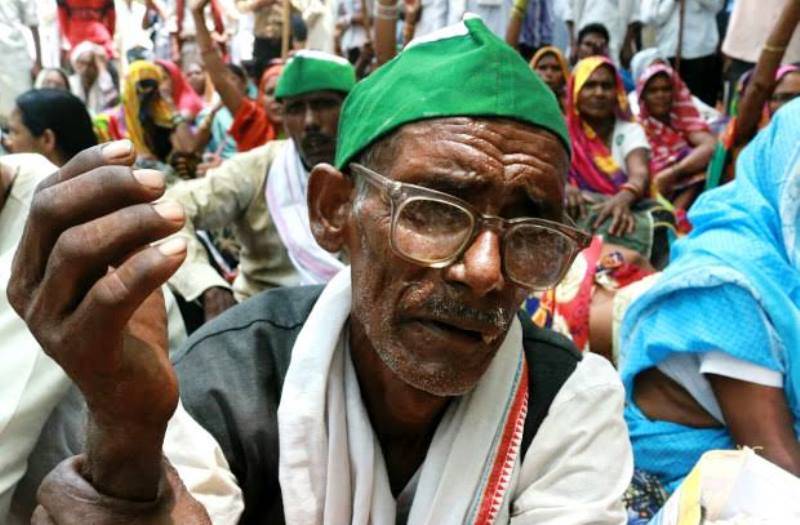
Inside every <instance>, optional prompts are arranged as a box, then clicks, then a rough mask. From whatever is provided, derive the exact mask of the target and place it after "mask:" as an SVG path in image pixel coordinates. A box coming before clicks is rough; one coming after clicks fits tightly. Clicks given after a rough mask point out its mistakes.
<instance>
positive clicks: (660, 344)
mask: <svg viewBox="0 0 800 525" xmlns="http://www.w3.org/2000/svg"><path fill="white" fill-rule="evenodd" d="M689 219H690V221H691V223H692V225H693V230H692V232H691V233H690V234H689V235H688V236H686V237H684V238H682V239H679V240H678V241H677V242H676V243H675V244H674V245H673V248H672V261H671V263H670V265H669V266H668V267H667V269H666V270H665V271H664V273H663V274H662V275H661V277H660V279H659V281H658V283H657V284H656V285H655V286H654V287H653V288H651V289H650V290H649V291H648V292H646V293H645V294H644V295H642V296H641V297H640V298H639V299H638V300H637V301H636V302H635V303H633V304H632V305H631V307H630V308H629V310H628V312H627V313H626V315H625V319H624V321H623V325H622V329H621V337H622V341H621V342H622V345H621V348H622V352H623V354H622V358H621V366H620V369H621V371H622V380H623V383H624V384H625V387H626V391H627V396H628V401H629V403H630V402H632V401H633V391H634V389H633V385H634V380H635V378H636V376H637V374H639V373H640V372H642V371H644V370H647V369H650V368H653V367H656V366H658V364H659V363H661V362H663V361H664V360H665V359H667V358H668V357H670V356H671V355H675V354H677V353H681V354H691V355H697V354H700V353H703V352H708V351H709V350H717V351H720V352H724V353H725V354H728V355H730V356H732V357H734V358H736V359H739V360H742V361H746V362H748V363H752V364H755V365H758V366H761V367H765V368H768V369H770V370H773V371H775V372H778V373H781V374H782V375H783V382H784V386H783V388H784V391H785V393H786V400H787V402H788V405H789V408H790V409H791V412H792V414H793V419H794V421H793V426H794V431H795V433H796V434H798V435H800V100H798V101H794V102H792V103H790V104H788V105H787V106H786V107H785V108H784V109H782V110H781V111H780V112H778V113H777V114H776V115H775V117H774V118H773V120H772V122H771V123H770V125H769V126H768V127H767V128H766V129H764V130H762V131H761V133H759V134H758V135H757V136H756V138H755V139H754V140H753V141H752V142H751V143H750V144H749V145H748V146H747V147H746V148H745V149H744V150H743V151H742V153H741V155H740V156H739V158H738V161H737V164H736V179H734V180H733V181H732V182H730V183H728V184H725V185H723V186H720V187H718V188H716V189H714V190H711V191H707V192H705V193H703V194H702V195H701V196H700V198H699V199H698V200H697V201H696V202H695V204H694V206H692V209H691V211H690V212H689ZM630 410H632V408H631V409H626V419H628V424H629V429H630V430H631V438H632V440H633V444H634V452H635V454H636V462H637V466H639V467H640V468H643V469H645V470H648V471H650V472H653V473H660V475H661V477H662V481H666V482H668V483H670V484H677V483H679V482H680V479H682V477H683V476H685V475H686V473H687V472H688V471H689V470H690V469H691V468H692V465H693V464H694V463H695V462H696V460H697V459H698V458H699V456H700V455H701V454H702V453H703V452H705V451H706V450H708V449H709V448H732V447H733V446H734V445H735V440H734V439H733V438H731V436H730V435H729V433H728V431H727V429H726V428H724V427H718V428H713V429H712V428H709V429H698V428H689V427H682V426H680V425H676V424H673V423H666V422H662V423H663V424H662V425H660V427H658V426H659V423H658V422H654V421H647V420H646V419H643V418H642V417H640V416H636V414H634V413H632V412H630ZM657 427H658V428H657ZM662 431H663V432H662ZM659 436H660V437H659ZM656 451H658V452H657V453H656Z"/></svg>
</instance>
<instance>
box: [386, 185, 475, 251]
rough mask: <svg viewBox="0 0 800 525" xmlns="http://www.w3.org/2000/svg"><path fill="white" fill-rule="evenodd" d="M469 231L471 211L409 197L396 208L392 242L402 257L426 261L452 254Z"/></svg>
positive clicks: (467, 235)
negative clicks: (401, 205) (399, 207)
mask: <svg viewBox="0 0 800 525" xmlns="http://www.w3.org/2000/svg"><path fill="white" fill-rule="evenodd" d="M471 232H472V215H470V214H469V212H467V211H466V210H464V209H462V208H460V207H459V206H456V205H454V204H449V203H446V202H441V201H437V200H429V199H425V198H417V199H414V198H412V199H409V200H407V201H406V202H405V203H404V204H403V207H402V208H401V209H400V210H398V213H397V223H396V224H395V229H394V245H395V248H396V249H397V250H398V251H400V252H401V253H402V254H403V255H405V256H406V257H409V258H411V259H414V260H417V261H420V262H426V263H436V262H439V261H445V260H447V259H449V258H450V257H452V256H453V254H454V253H456V252H457V251H458V250H459V248H461V246H462V245H463V244H464V242H465V241H466V240H467V238H468V237H469V235H470V233H471Z"/></svg>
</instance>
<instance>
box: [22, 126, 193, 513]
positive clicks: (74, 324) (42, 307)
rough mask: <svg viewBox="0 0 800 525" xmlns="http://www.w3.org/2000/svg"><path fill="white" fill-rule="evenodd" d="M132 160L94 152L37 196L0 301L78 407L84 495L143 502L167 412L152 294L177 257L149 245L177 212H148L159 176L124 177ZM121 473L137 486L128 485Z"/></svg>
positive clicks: (159, 188) (159, 207)
mask: <svg viewBox="0 0 800 525" xmlns="http://www.w3.org/2000/svg"><path fill="white" fill-rule="evenodd" d="M134 158H135V152H134V151H133V146H132V144H131V143H130V142H129V141H120V142H113V143H110V144H105V145H103V146H97V147H94V148H91V149H88V150H85V151H83V152H81V153H80V154H78V155H77V156H75V157H74V158H73V159H72V160H71V161H70V162H69V163H68V164H66V165H65V166H64V167H62V168H61V169H60V170H59V171H58V172H56V173H54V174H53V175H52V176H51V177H49V178H48V179H46V180H45V181H44V182H43V183H42V184H41V185H40V186H39V188H37V190H36V194H35V196H34V199H33V203H32V206H31V212H30V217H29V218H28V223H27V225H26V227H25V232H24V233H23V236H22V239H21V241H20V245H19V249H18V251H17V254H16V257H15V259H14V264H13V268H12V274H11V280H10V282H9V287H8V297H9V301H10V303H11V305H12V306H13V307H14V309H15V310H16V311H17V312H18V313H19V315H20V316H21V317H22V318H23V319H24V320H25V322H26V323H27V325H28V327H29V328H30V330H31V332H32V333H33V335H34V336H35V337H36V339H37V341H38V342H39V343H40V345H41V346H42V349H43V350H44V351H45V352H46V353H47V354H48V355H49V356H51V357H52V358H53V359H54V360H55V361H56V362H57V363H58V364H59V365H60V366H61V367H62V368H63V369H64V371H65V372H66V373H67V375H68V376H69V377H70V378H71V379H72V380H73V381H74V382H75V383H76V384H77V386H78V387H79V388H80V390H81V392H82V393H83V394H84V396H85V398H86V401H87V405H88V406H89V410H90V413H91V421H90V430H89V436H88V437H87V441H88V448H89V451H88V454H89V458H88V459H89V461H88V462H87V463H88V465H89V468H90V469H91V470H92V472H91V479H92V480H93V483H94V484H95V486H96V487H98V489H101V490H102V491H103V492H105V493H106V494H110V495H120V496H133V497H143V498H144V497H147V496H150V495H152V494H150V488H151V484H152V481H153V478H154V479H155V483H156V485H155V486H156V487H157V481H158V476H159V475H160V468H161V467H160V455H161V440H163V432H164V429H165V428H166V423H167V421H168V420H169V418H170V417H171V415H172V413H173V412H174V410H175V406H176V404H177V401H178V385H177V380H176V377H175V374H174V371H173V369H172V366H171V365H170V362H169V359H168V352H167V326H166V313H165V309H164V303H163V298H162V297H161V295H160V292H159V287H160V286H161V284H163V283H164V282H165V281H166V280H167V279H168V278H169V276H170V275H172V273H173V272H175V270H177V268H178V267H179V266H180V264H181V262H182V261H183V259H184V257H185V251H186V245H185V242H184V241H182V240H170V241H167V242H165V243H162V244H160V245H158V246H151V245H150V243H154V242H156V241H159V240H160V239H162V238H164V237H166V236H168V235H170V234H172V233H174V232H176V231H177V230H179V229H180V228H181V226H182V225H183V221H184V214H183V210H182V209H181V207H180V205H178V204H177V203H170V202H161V203H156V204H153V202H152V201H154V200H155V199H157V198H159V197H160V196H161V195H162V194H163V192H164V189H165V187H164V178H163V175H161V174H160V173H159V172H157V171H153V170H132V169H131V168H130V165H131V164H132V163H133V160H134ZM143 450H145V451H146V453H144V454H142V451H143ZM93 452H94V455H93ZM126 457H127V458H129V459H127V460H126V459H125V458H126ZM126 461H128V462H130V464H128V463H126ZM153 461H155V464H153ZM130 465H133V471H135V472H137V473H141V474H142V476H131V475H130V474H131V470H128V469H126V466H130ZM153 469H155V471H153ZM132 477H133V478H136V479H133V480H132V479H131V478H132ZM137 482H140V484H139V485H137ZM131 487H133V488H131Z"/></svg>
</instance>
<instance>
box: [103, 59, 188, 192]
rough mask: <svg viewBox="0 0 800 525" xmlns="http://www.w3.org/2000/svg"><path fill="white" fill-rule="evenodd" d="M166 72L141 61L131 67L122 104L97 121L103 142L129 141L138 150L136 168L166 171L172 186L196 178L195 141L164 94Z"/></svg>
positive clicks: (152, 64) (184, 118)
mask: <svg viewBox="0 0 800 525" xmlns="http://www.w3.org/2000/svg"><path fill="white" fill-rule="evenodd" d="M165 77H166V74H165V73H164V70H163V69H162V68H161V67H159V66H157V65H156V64H154V63H153V62H148V61H144V60H140V61H137V62H133V63H132V64H131V65H130V66H129V67H128V73H127V75H125V79H124V83H123V86H122V104H121V105H120V106H119V107H117V108H116V109H114V110H111V111H109V112H106V113H102V114H100V115H98V117H97V118H95V127H96V131H97V133H98V135H99V137H100V139H101V140H103V141H108V140H119V139H123V138H129V139H130V140H131V141H132V142H133V144H134V146H135V147H136V153H137V160H136V166H137V167H140V168H143V167H150V168H156V169H161V170H164V171H165V173H166V176H167V181H168V183H172V182H175V180H177V177H181V178H189V177H192V176H194V168H195V166H193V165H191V164H189V163H187V162H186V160H187V159H192V158H194V155H195V153H194V151H195V138H194V135H193V133H192V131H191V129H190V128H189V124H188V122H187V119H186V117H184V116H183V115H182V114H181V113H180V111H179V110H178V108H177V107H175V105H174V103H173V102H172V100H170V99H168V98H165V97H164V96H163V95H162V89H161V86H162V84H163V83H164V82H165Z"/></svg>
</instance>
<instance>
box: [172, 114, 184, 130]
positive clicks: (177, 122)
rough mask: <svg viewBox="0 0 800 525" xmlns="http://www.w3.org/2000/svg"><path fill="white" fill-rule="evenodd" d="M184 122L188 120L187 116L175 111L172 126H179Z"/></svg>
mask: <svg viewBox="0 0 800 525" xmlns="http://www.w3.org/2000/svg"><path fill="white" fill-rule="evenodd" d="M184 122H186V117H184V116H183V115H181V114H180V113H175V114H174V115H172V127H174V128H177V127H178V126H180V125H181V124H183V123H184Z"/></svg>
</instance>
